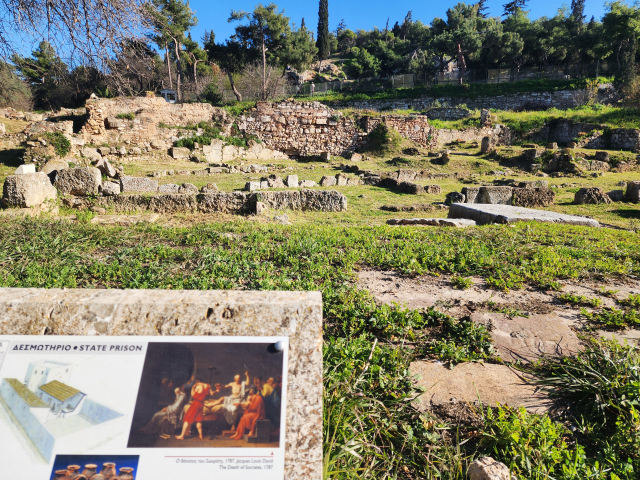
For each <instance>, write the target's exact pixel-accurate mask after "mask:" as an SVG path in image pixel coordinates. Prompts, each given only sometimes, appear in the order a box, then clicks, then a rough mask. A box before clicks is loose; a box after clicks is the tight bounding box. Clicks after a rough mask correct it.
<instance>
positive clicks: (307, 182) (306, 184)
mask: <svg viewBox="0 0 640 480" xmlns="http://www.w3.org/2000/svg"><path fill="white" fill-rule="evenodd" d="M317 185H318V184H317V183H316V182H314V181H313V180H302V181H301V182H299V183H298V187H300V188H311V187H315V186H317Z"/></svg>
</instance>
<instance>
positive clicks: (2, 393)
mask: <svg viewBox="0 0 640 480" xmlns="http://www.w3.org/2000/svg"><path fill="white" fill-rule="evenodd" d="M0 404H2V407H4V408H5V409H7V410H8V411H9V412H10V416H11V417H12V420H13V421H14V422H15V423H17V424H18V426H19V427H20V428H19V429H18V430H19V431H20V432H21V433H22V434H24V435H25V436H26V437H27V438H28V440H29V441H30V442H31V443H32V445H33V446H34V447H35V448H36V450H37V451H38V452H39V453H40V454H41V455H42V457H43V458H44V460H46V461H47V462H48V461H49V460H50V459H51V456H52V455H53V453H54V449H55V450H57V451H64V452H65V453H69V454H76V453H83V452H87V451H90V450H91V449H92V448H95V447H97V446H99V445H100V444H102V443H104V442H106V441H107V440H110V439H112V438H114V437H115V436H116V435H119V434H120V433H122V432H123V431H124V430H125V429H126V427H127V425H126V417H125V416H124V415H123V414H122V413H119V412H116V411H115V410H112V409H111V408H109V407H106V406H104V405H102V404H101V403H99V402H98V401H97V400H96V399H93V398H90V397H89V396H88V395H87V394H85V393H83V392H82V382H81V380H79V381H78V382H76V381H75V380H74V378H73V365H71V364H66V363H62V362H54V361H49V360H41V361H36V362H32V363H30V364H29V366H28V368H27V372H26V375H25V377H24V381H21V380H19V379H17V378H3V379H2V382H1V383H0Z"/></svg>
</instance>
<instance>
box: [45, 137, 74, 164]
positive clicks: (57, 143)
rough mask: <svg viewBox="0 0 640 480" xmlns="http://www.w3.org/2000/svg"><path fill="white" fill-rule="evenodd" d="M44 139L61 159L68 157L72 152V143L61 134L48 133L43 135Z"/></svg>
mask: <svg viewBox="0 0 640 480" xmlns="http://www.w3.org/2000/svg"><path fill="white" fill-rule="evenodd" d="M42 138H44V139H45V140H46V141H47V143H49V144H50V145H52V146H53V148H54V150H55V152H56V155H58V156H59V157H61V158H64V157H66V156H67V154H68V153H69V152H70V151H71V142H70V141H69V139H68V138H67V137H65V136H64V135H63V134H62V133H60V132H46V133H43V134H42Z"/></svg>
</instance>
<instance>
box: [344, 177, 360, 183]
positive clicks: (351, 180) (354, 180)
mask: <svg viewBox="0 0 640 480" xmlns="http://www.w3.org/2000/svg"><path fill="white" fill-rule="evenodd" d="M347 185H360V177H348V178H347Z"/></svg>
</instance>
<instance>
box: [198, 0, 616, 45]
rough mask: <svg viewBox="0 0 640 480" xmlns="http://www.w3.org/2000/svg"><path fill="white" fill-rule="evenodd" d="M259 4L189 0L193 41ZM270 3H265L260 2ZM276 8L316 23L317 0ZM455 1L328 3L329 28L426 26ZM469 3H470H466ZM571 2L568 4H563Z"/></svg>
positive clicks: (597, 11)
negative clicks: (408, 18) (194, 20)
mask: <svg viewBox="0 0 640 480" xmlns="http://www.w3.org/2000/svg"><path fill="white" fill-rule="evenodd" d="M257 3H259V1H255V0H235V1H232V2H221V1H219V0H191V1H190V5H191V8H192V9H193V10H195V11H196V16H197V17H198V20H199V25H198V26H197V27H195V28H194V29H193V30H192V35H193V39H194V40H195V39H198V40H201V39H202V35H203V34H204V31H205V29H206V30H213V31H214V32H215V34H216V41H217V42H221V41H223V40H224V39H226V38H228V37H229V35H231V34H232V33H233V28H234V24H233V23H228V22H227V19H228V18H229V13H230V12H231V9H235V10H247V11H251V10H252V9H253V7H254V5H256V4H257ZM263 3H264V4H267V3H270V2H269V0H266V1H264V2H263ZM274 3H276V4H277V5H278V8H279V9H281V10H282V9H284V11H285V15H287V16H288V17H290V18H291V20H292V21H293V22H295V23H296V25H298V26H299V25H300V20H301V19H302V17H304V19H305V23H306V25H307V28H309V29H310V30H313V31H315V30H316V27H317V24H318V1H317V0H305V1H300V0H280V1H276V2H274ZM455 3H457V2H455V1H453V0H449V1H442V2H425V1H422V2H415V1H411V0H394V1H392V2H389V1H387V0H341V1H336V0H329V26H330V29H331V30H334V29H335V28H336V26H337V25H338V23H339V22H340V20H341V19H343V18H344V20H345V22H346V24H347V26H348V28H350V29H352V30H357V29H360V28H362V29H366V30H369V29H371V28H373V27H374V26H377V27H379V28H381V29H382V28H384V26H385V23H386V21H387V17H390V18H389V25H390V26H393V24H394V23H395V22H396V21H400V22H401V21H402V19H404V17H405V15H406V14H407V12H408V11H409V10H412V11H413V14H412V15H413V19H414V20H421V21H422V22H423V23H429V22H431V20H432V19H433V18H435V17H444V16H445V12H446V11H447V9H448V8H450V7H451V6H453V5H455ZM468 3H471V2H468ZM504 3H507V0H489V1H488V2H487V6H488V7H489V13H490V15H492V16H499V15H500V14H501V13H502V10H503V9H502V5H503V4H504ZM570 3H571V2H570V1H568V2H567V4H570ZM562 5H563V4H562V3H560V2H557V1H552V0H529V5H528V6H527V9H528V10H530V15H531V18H537V17H541V16H545V15H546V16H553V15H555V14H556V12H557V10H558V8H559V7H561V6H562ZM585 13H586V15H587V21H588V20H589V19H590V18H591V16H592V15H594V16H595V17H596V19H600V18H601V17H602V15H603V14H604V13H605V6H604V0H586V2H585Z"/></svg>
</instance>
